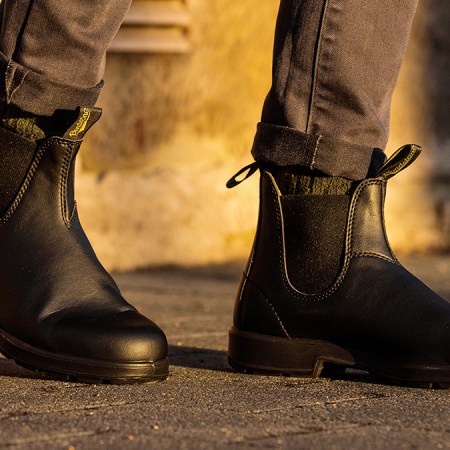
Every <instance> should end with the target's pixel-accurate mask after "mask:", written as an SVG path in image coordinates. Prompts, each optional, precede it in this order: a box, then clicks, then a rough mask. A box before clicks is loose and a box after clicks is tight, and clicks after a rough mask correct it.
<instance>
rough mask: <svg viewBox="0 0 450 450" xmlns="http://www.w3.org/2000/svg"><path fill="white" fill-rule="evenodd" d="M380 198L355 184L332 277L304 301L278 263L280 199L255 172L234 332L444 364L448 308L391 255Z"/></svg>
mask: <svg viewBox="0 0 450 450" xmlns="http://www.w3.org/2000/svg"><path fill="white" fill-rule="evenodd" d="M385 190H386V180H384V179H383V178H382V177H379V178H372V179H367V180H364V181H363V182H361V183H360V184H359V186H358V187H357V189H356V190H355V192H354V193H353V195H352V198H351V202H350V206H349V208H348V212H347V225H346V229H345V233H344V234H343V236H342V237H341V239H342V241H341V242H337V243H336V245H342V247H343V248H344V250H343V254H342V263H341V268H340V271H339V273H338V274H337V275H336V277H335V279H334V281H333V282H332V283H331V285H329V286H328V287H327V288H325V289H323V290H322V291H320V292H319V291H318V292H314V293H308V294H305V293H304V292H301V291H300V290H299V289H298V288H297V287H296V286H295V284H293V283H292V280H291V278H293V277H292V276H291V273H290V271H291V270H292V267H290V266H289V265H288V264H287V261H286V240H285V229H286V226H285V224H284V220H285V218H284V215H283V209H282V203H283V202H282V201H281V200H282V199H281V197H282V196H281V193H280V192H279V190H278V188H277V186H276V183H275V181H274V179H273V177H272V176H271V174H270V173H269V172H263V173H262V176H261V200H260V213H259V220H258V229H257V234H256V238H255V242H254V246H253V250H252V254H251V256H250V259H249V262H248V264H247V268H246V270H245V272H244V275H243V277H242V280H241V286H240V289H239V292H238V296H237V301H236V307H235V316H234V324H235V326H236V327H237V328H238V329H240V330H242V331H251V332H256V333H262V334H268V335H273V336H280V337H286V338H307V339H319V340H327V341H331V342H333V343H335V344H338V345H342V346H343V347H347V348H352V349H354V350H361V351H365V352H371V353H373V354H374V355H378V356H380V357H382V358H390V359H392V360H403V359H405V360H408V359H409V358H414V359H415V360H418V361H430V362H434V363H444V362H445V363H448V362H450V346H449V345H448V343H449V342H450V304H449V303H448V302H447V301H445V300H444V299H442V298H441V297H439V296H438V295H437V294H435V293H434V292H433V291H432V290H430V289H429V288H428V287H427V286H425V285H424V284H423V283H422V282H421V281H419V280H418V279H417V278H416V277H414V276H413V275H412V274H410V273H409V272H408V271H407V270H405V269H404V268H403V267H402V266H401V265H400V264H399V262H398V261H397V259H396V258H395V256H394V255H393V253H392V250H391V249H390V247H389V244H388V241H387V238H386V233H385V226H384V211H383V208H384V198H385ZM290 250H291V251H292V249H290ZM294 250H295V249H294ZM323 257H326V255H324V256H323Z"/></svg>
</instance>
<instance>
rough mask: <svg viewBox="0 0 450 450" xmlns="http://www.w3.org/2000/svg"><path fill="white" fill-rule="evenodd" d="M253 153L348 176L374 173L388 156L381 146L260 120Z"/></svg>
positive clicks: (269, 159)
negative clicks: (363, 143) (350, 141)
mask: <svg viewBox="0 0 450 450" xmlns="http://www.w3.org/2000/svg"><path fill="white" fill-rule="evenodd" d="M252 155H253V157H254V158H255V160H256V161H259V162H264V163H270V164H275V165H277V166H301V167H306V168H308V169H311V170H319V171H321V172H323V173H325V174H327V175H330V176H334V177H343V178H348V179H349V180H363V179H365V178H367V177H369V176H373V175H374V174H376V173H377V172H378V170H379V169H381V167H382V165H383V164H384V162H385V160H386V156H385V155H384V153H383V151H382V150H381V149H379V148H371V147H365V146H362V145H356V144H351V143H349V142H345V141H340V140H338V139H332V138H329V137H327V136H322V135H315V134H309V133H303V132H301V131H299V130H295V129H293V128H289V127H284V126H280V125H272V124H268V123H259V124H258V127H257V131H256V136H255V141H254V143H253V148H252Z"/></svg>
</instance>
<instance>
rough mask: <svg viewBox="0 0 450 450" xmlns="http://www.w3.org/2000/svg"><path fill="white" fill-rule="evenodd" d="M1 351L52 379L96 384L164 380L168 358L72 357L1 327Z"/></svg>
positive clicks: (167, 373) (167, 368)
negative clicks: (138, 360) (24, 338)
mask: <svg viewBox="0 0 450 450" xmlns="http://www.w3.org/2000/svg"><path fill="white" fill-rule="evenodd" d="M0 353H2V354H3V355H5V356H6V357H8V358H11V359H14V361H15V362H16V363H17V364H19V365H20V366H22V367H25V368H26V369H29V370H32V371H34V372H38V373H44V374H46V375H49V376H51V377H52V378H57V379H64V380H65V381H78V382H82V383H95V384H100V383H104V384H132V383H146V382H157V381H163V380H165V379H166V378H167V376H168V375H169V364H168V362H167V359H163V360H161V361H155V362H147V361H146V362H115V361H97V360H94V359H87V358H78V357H72V356H68V355H64V354H58V353H53V352H48V351H45V350H41V349H39V348H36V347H33V346H31V345H28V344H26V343H25V342H22V341H20V340H19V339H16V338H15V337H13V336H11V335H10V334H8V333H6V332H5V331H3V330H1V329H0Z"/></svg>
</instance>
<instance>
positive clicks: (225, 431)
mask: <svg viewBox="0 0 450 450" xmlns="http://www.w3.org/2000/svg"><path fill="white" fill-rule="evenodd" d="M404 262H405V264H406V265H407V266H408V267H410V268H412V269H413V270H414V271H415V273H417V274H418V275H420V276H422V277H423V278H424V279H426V281H427V282H428V283H429V284H430V285H431V286H433V287H434V288H435V289H436V290H438V291H439V292H440V293H441V294H442V295H444V296H446V298H448V299H449V300H450V257H448V256H447V257H443V256H442V257H436V256H434V257H430V256H427V257H416V258H409V259H406V260H405V261H404ZM239 272H240V267H237V266H233V265H231V266H229V267H209V268H202V269H192V270H180V269H164V270H155V271H151V272H145V273H130V274H120V275H117V276H116V279H117V280H118V282H119V284H120V286H121V287H122V289H123V291H124V292H125V293H126V294H127V296H128V298H129V299H130V300H131V301H133V302H134V303H135V304H137V305H138V307H139V308H140V309H141V310H142V311H143V312H144V313H146V314H148V315H150V316H151V317H152V318H154V319H155V320H156V321H157V322H158V323H159V324H161V325H162V326H163V327H164V329H165V330H166V331H167V334H168V337H169V341H170V344H171V350H170V353H171V364H172V370H171V376H170V377H169V379H168V380H167V381H166V382H164V383H158V384H147V385H137V386H108V385H98V386H95V385H94V386H90V385H86V384H77V383H66V382H57V381H52V380H48V379H45V378H41V377H39V376H36V375H34V374H32V373H31V372H28V371H26V370H25V369H21V368H19V367H18V366H16V365H15V364H14V363H13V362H12V361H9V360H6V359H0V448H13V449H93V448H98V449H100V448H108V449H128V448H130V449H134V448H137V449H140V448H156V447H157V448H162V449H165V448H167V449H169V448H170V449H173V448H180V449H183V448H188V449H191V448H192V449H200V448H224V447H229V448H237V449H241V448H249V447H256V448H274V447H277V448H295V449H299V448H305V449H306V448H308V449H343V448H346V449H347V448H351V449H366V448H367V449H390V448H395V449H401V448H407V449H412V448H420V449H432V448H450V394H449V391H444V390H425V389H413V388H404V387H398V386H388V385H383V384H381V382H380V381H379V380H374V379H371V378H369V377H368V376H367V375H365V374H363V373H349V374H347V375H345V376H344V378H343V379H340V380H331V379H317V380H299V379H295V378H281V377H263V376H248V375H247V376H245V375H240V374H237V373H234V372H233V371H231V370H230V369H229V368H228V366H227V363H226V355H225V350H226V341H227V329H228V327H229V325H230V319H231V310H232V303H233V297H234V292H235V289H236V280H237V278H238V277H239Z"/></svg>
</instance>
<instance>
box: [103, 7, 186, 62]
mask: <svg viewBox="0 0 450 450" xmlns="http://www.w3.org/2000/svg"><path fill="white" fill-rule="evenodd" d="M190 23H191V19H190V16H189V12H188V9H187V6H186V1H185V0H133V3H132V4H131V8H130V11H129V12H128V14H127V16H126V18H125V20H124V22H123V24H122V27H121V28H120V30H119V32H118V34H117V36H116V38H115V39H114V41H113V43H112V45H111V47H110V48H109V52H116V53H186V52H188V51H189V50H190V43H189V39H188V30H189V26H190Z"/></svg>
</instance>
